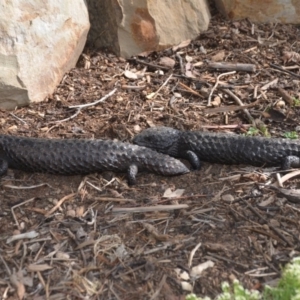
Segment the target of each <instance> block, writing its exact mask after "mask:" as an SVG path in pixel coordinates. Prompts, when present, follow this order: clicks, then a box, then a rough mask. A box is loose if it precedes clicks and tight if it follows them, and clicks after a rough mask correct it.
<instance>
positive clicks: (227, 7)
mask: <svg viewBox="0 0 300 300" xmlns="http://www.w3.org/2000/svg"><path fill="white" fill-rule="evenodd" d="M215 1H216V4H217V7H218V9H219V11H220V12H221V13H222V14H223V15H225V16H226V17H227V18H230V19H233V20H238V19H244V18H248V19H249V20H251V21H252V22H262V23H266V22H274V23H277V22H278V23H291V24H293V23H294V24H300V17H299V11H300V1H289V0H268V1H262V0H243V1H236V0H215Z"/></svg>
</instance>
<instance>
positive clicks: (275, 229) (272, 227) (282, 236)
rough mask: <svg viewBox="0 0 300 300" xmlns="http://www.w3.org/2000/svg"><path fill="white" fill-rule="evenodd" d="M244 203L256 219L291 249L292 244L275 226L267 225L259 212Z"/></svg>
mask: <svg viewBox="0 0 300 300" xmlns="http://www.w3.org/2000/svg"><path fill="white" fill-rule="evenodd" d="M244 203H245V204H246V206H247V207H248V208H249V209H250V210H251V211H252V212H253V213H254V214H255V215H256V216H257V217H259V218H260V219H261V220H262V221H264V222H265V223H266V224H268V226H269V228H271V229H272V230H273V231H274V232H275V233H276V234H277V235H278V236H279V237H280V238H281V239H282V240H283V241H284V242H286V243H287V244H288V245H289V246H290V247H293V243H291V242H290V241H289V240H288V239H286V238H285V236H284V235H283V234H282V233H281V232H280V231H279V230H278V229H277V228H276V227H275V226H273V225H272V224H269V223H268V222H267V220H266V219H265V218H264V217H263V216H262V215H261V214H260V213H259V212H257V211H256V209H254V207H252V206H251V205H250V204H248V203H247V202H246V201H244Z"/></svg>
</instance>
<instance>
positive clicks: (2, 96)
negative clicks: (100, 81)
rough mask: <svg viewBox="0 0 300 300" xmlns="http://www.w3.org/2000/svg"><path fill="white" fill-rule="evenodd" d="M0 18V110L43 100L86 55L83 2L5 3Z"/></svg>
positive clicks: (86, 23) (25, 0) (23, 0)
mask: <svg viewBox="0 0 300 300" xmlns="http://www.w3.org/2000/svg"><path fill="white" fill-rule="evenodd" d="M0 16H1V17H0V29H1V37H0V108H3V109H14V108H15V107H17V106H24V105H27V104H28V103H30V102H36V101H42V100H44V99H45V97H47V96H48V95H49V94H51V93H53V91H54V89H55V88H56V86H57V85H58V84H59V82H60V81H61V79H62V77H63V75H64V74H65V72H67V71H68V70H70V69H71V68H73V67H74V66H75V65H76V62H77V60H78V58H79V56H80V54H81V52H82V50H83V47H84V45H85V42H86V37H87V33H88V30H89V18H88V12H87V7H86V4H85V2H84V0H73V1H57V0H52V1H34V0H15V1H7V0H4V1H1V2H0Z"/></svg>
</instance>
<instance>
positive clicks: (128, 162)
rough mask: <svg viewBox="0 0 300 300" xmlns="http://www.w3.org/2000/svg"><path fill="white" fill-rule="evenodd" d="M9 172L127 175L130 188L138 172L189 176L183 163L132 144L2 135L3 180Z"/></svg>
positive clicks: (1, 161) (1, 167) (0, 141)
mask: <svg viewBox="0 0 300 300" xmlns="http://www.w3.org/2000/svg"><path fill="white" fill-rule="evenodd" d="M8 168H12V169H19V170H23V171H30V172H45V173H53V174H63V175H76V174H88V173H93V172H99V171H106V170H109V171H116V172H127V175H128V182H129V184H134V183H135V181H136V175H137V172H138V170H146V171H149V172H154V173H158V174H162V175H179V174H184V173H188V172H189V170H188V168H187V167H186V166H185V165H184V164H183V163H182V162H180V161H179V160H176V159H174V158H172V157H170V156H168V155H165V154H161V153H158V152H156V151H153V150H151V149H148V148H144V147H140V146H136V145H132V144H129V143H122V142H117V141H111V140H87V139H86V140H85V139H39V138H26V137H16V136H9V135H0V176H1V175H3V174H5V173H6V171H7V169H8Z"/></svg>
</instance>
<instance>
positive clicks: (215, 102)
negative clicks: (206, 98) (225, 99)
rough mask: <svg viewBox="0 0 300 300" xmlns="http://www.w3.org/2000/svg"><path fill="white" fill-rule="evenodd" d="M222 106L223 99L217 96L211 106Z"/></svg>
mask: <svg viewBox="0 0 300 300" xmlns="http://www.w3.org/2000/svg"><path fill="white" fill-rule="evenodd" d="M220 104H221V98H220V97H219V96H216V97H215V98H214V100H213V101H211V105H212V106H214V107H216V106H220Z"/></svg>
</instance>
